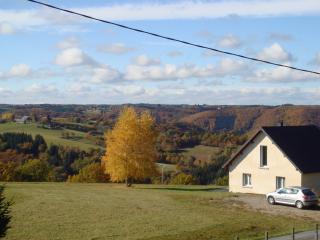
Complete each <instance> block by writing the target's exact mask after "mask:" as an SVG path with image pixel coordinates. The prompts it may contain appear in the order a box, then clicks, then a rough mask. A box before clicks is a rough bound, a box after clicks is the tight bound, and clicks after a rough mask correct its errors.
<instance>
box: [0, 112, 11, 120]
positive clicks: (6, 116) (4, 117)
mask: <svg viewBox="0 0 320 240" xmlns="http://www.w3.org/2000/svg"><path fill="white" fill-rule="evenodd" d="M1 119H2V120H4V121H13V120H14V114H13V113H12V112H5V113H2V114H1Z"/></svg>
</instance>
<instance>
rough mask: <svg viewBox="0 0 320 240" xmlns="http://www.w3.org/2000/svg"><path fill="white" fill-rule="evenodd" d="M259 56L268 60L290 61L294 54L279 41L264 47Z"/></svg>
mask: <svg viewBox="0 0 320 240" xmlns="http://www.w3.org/2000/svg"><path fill="white" fill-rule="evenodd" d="M258 58H261V59H263V60H268V61H277V62H289V61H292V56H291V54H290V53H288V52H287V51H286V50H285V49H283V48H282V46H281V45H280V44H278V43H274V44H272V45H271V46H270V47H267V48H264V49H263V50H262V51H261V52H260V53H258Z"/></svg>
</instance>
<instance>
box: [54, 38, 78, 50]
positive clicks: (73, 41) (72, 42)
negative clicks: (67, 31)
mask: <svg viewBox="0 0 320 240" xmlns="http://www.w3.org/2000/svg"><path fill="white" fill-rule="evenodd" d="M57 47H58V48H60V49H67V48H77V47H79V40H78V39H77V38H75V37H68V38H66V39H64V40H63V41H61V42H59V43H58V44H57Z"/></svg>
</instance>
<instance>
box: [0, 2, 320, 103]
mask: <svg viewBox="0 0 320 240" xmlns="http://www.w3.org/2000/svg"><path fill="white" fill-rule="evenodd" d="M42 1H44V2H46V3H49V4H52V5H56V6H59V7H62V8H67V9H70V10H73V11H77V12H80V13H84V14H87V15H90V16H93V17H97V18H101V19H104V20H107V21H114V22H116V23H120V24H124V25H127V26H130V27H135V28H139V29H144V30H146V31H151V32H155V33H158V34H162V35H166V36H169V37H174V38H178V39H181V40H185V41H190V42H193V43H196V44H201V45H206V46H208V47H212V48H217V49H220V50H224V51H230V52H235V53H238V54H245V55H248V56H250V57H256V58H261V59H264V60H268V61H274V62H277V63H281V64H286V65H290V66H296V67H300V68H306V69H310V70H314V71H320V45H319V42H320V31H319V30H318V29H319V23H320V1H319V0H303V1H302V0H214V1H209V0H206V1H205V0H197V1H182V0H181V1H180V0H176V1H169V0H166V1H160V0H158V1H146V0H145V1H144V0H141V1H137V0H135V1H127V0H121V1H120V0H118V1H116V0H108V1H102V0H100V1H98V0H93V1H84V0H77V1H62V0H56V1H53V0H42ZM0 56H1V57H0V103H8V104H31V103H32V104H40V103H51V104H123V103H154V104H213V105H221V104H223V105H235V104H236V105H240V104H241V105H242V104H244V105H255V104H263V105H280V104H289V103H290V104H300V105H305V104H312V105H313V104H320V76H319V75H318V76H317V75H314V74H310V73H303V72H299V71H294V70H289V69H285V68H281V67H275V66H270V65H266V64H262V63H257V62H252V61H249V60H245V59H241V58H237V57H232V56H228V55H223V54H219V53H216V52H212V51H207V50H203V49H199V48H195V47H191V46H186V45H183V44H180V43H175V42H171V41H167V40H164V39H159V38H156V37H153V36H147V35H143V34H141V33H137V32H132V31H129V30H126V29H122V28H118V27H115V26H112V25H108V24H104V23H101V22H96V21H92V20H88V19H84V18H81V17H79V16H73V15H70V14H66V13H62V12H60V11H57V10H53V9H49V8H46V7H43V6H39V5H36V4H34V3H31V2H28V1H26V0H0Z"/></svg>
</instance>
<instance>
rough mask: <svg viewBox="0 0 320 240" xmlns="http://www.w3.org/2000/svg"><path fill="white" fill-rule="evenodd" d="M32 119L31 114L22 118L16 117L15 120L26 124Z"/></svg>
mask: <svg viewBox="0 0 320 240" xmlns="http://www.w3.org/2000/svg"><path fill="white" fill-rule="evenodd" d="M30 121H31V117H29V116H23V117H22V118H17V119H15V122H17V123H23V124H26V123H27V122H30Z"/></svg>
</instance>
